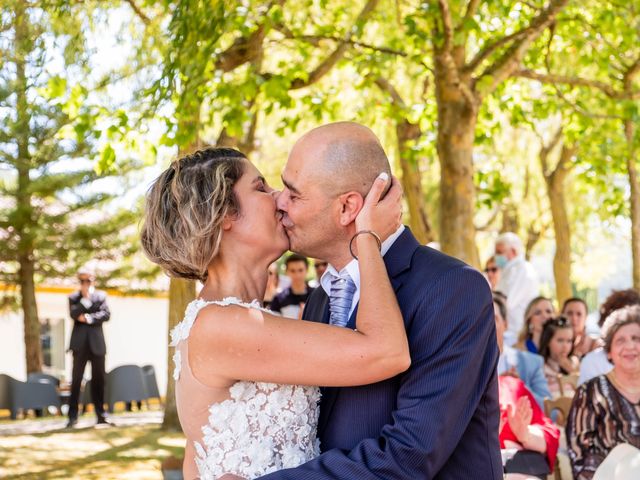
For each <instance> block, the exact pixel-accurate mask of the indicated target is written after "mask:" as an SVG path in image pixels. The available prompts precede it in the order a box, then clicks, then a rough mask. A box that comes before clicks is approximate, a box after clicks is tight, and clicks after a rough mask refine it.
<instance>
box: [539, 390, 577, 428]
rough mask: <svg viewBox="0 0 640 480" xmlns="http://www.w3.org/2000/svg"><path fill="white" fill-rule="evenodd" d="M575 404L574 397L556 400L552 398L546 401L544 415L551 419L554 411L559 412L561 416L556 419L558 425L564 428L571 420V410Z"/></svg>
mask: <svg viewBox="0 0 640 480" xmlns="http://www.w3.org/2000/svg"><path fill="white" fill-rule="evenodd" d="M572 403H573V397H558V398H556V399H555V400H552V399H550V398H545V399H544V413H545V415H546V416H547V417H549V418H551V415H552V413H553V412H554V411H558V412H559V415H558V418H556V421H555V422H556V423H557V424H558V426H560V427H564V426H565V424H566V423H567V418H569V410H571V404H572Z"/></svg>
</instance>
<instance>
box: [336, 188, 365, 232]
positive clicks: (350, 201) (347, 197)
mask: <svg viewBox="0 0 640 480" xmlns="http://www.w3.org/2000/svg"><path fill="white" fill-rule="evenodd" d="M339 200H340V225H342V226H343V227H346V226H347V225H349V224H351V223H353V222H354V221H355V219H356V217H357V216H358V213H359V212H360V210H362V206H363V205H364V198H362V195H361V194H360V193H358V192H347V193H343V194H342V195H340V197H339Z"/></svg>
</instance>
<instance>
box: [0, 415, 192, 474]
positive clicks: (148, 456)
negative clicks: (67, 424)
mask: <svg viewBox="0 0 640 480" xmlns="http://www.w3.org/2000/svg"><path fill="white" fill-rule="evenodd" d="M91 430H94V429H92V428H83V429H77V430H72V431H70V430H59V431H56V432H49V433H41V434H35V435H33V436H32V437H33V438H34V440H37V439H39V438H47V437H52V436H55V435H56V434H61V433H64V435H65V438H64V439H62V438H61V439H60V441H62V440H64V442H65V443H67V442H69V443H68V444H67V445H72V444H73V439H72V438H71V439H70V438H69V435H70V436H71V437H73V436H86V434H87V433H89V434H91V433H92V432H91ZM123 437H133V438H131V439H130V440H129V441H125V443H122V440H123ZM92 441H93V442H96V441H99V442H101V443H103V448H101V449H100V451H98V452H96V453H93V454H89V455H87V456H79V457H76V458H72V459H57V460H56V459H55V458H54V459H52V462H51V463H49V462H47V463H48V465H46V466H45V468H44V469H43V470H39V471H38V470H37V469H33V468H31V469H30V470H31V471H29V472H24V473H13V472H12V473H13V474H11V475H9V476H8V477H5V478H14V479H27V478H29V479H33V478H52V479H53V478H113V476H117V475H118V474H119V473H120V474H124V473H127V472H129V473H130V472H131V471H132V467H133V469H137V468H140V466H141V465H142V466H144V469H145V470H146V471H147V473H148V474H151V472H157V473H158V478H160V462H161V460H162V459H163V458H165V457H167V456H170V455H174V456H177V457H181V456H182V455H183V454H184V448H183V447H182V446H175V445H172V443H182V442H181V437H180V435H179V434H175V433H170V432H164V431H161V430H160V429H159V428H158V427H157V426H136V427H129V428H120V427H113V428H108V429H101V430H99V431H97V430H96V431H95V438H89V439H80V438H79V439H78V443H82V442H92ZM104 444H106V445H104ZM104 447H106V448H104ZM79 450H82V449H81V448H80V449H79ZM14 453H16V454H18V453H19V452H18V451H15V452H14ZM52 453H53V452H52ZM154 461H157V463H155V462H154ZM2 463H3V464H4V463H5V462H2ZM23 464H24V463H23ZM41 466H42V464H41ZM93 468H97V469H99V470H100V472H101V473H97V475H96V476H94V475H93V474H92V473H93V472H92V469H93ZM81 472H82V473H81ZM7 473H9V472H7ZM129 478H131V477H129ZM140 478H142V477H140ZM144 478H149V477H148V476H147V477H144Z"/></svg>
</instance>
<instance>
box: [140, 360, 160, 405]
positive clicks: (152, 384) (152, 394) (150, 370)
mask: <svg viewBox="0 0 640 480" xmlns="http://www.w3.org/2000/svg"><path fill="white" fill-rule="evenodd" d="M142 373H143V374H144V385H145V387H146V389H147V398H158V399H159V398H160V391H159V390H158V380H157V379H156V369H155V368H154V367H153V365H143V366H142Z"/></svg>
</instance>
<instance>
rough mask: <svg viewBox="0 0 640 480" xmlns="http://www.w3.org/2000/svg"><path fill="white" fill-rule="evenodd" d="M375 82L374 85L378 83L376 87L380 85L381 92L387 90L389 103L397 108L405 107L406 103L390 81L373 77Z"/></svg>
mask: <svg viewBox="0 0 640 480" xmlns="http://www.w3.org/2000/svg"><path fill="white" fill-rule="evenodd" d="M375 83H376V85H378V87H380V89H381V90H382V91H383V92H387V93H388V94H389V96H390V97H391V103H393V105H395V106H396V107H398V108H405V107H406V104H405V103H404V100H403V99H402V97H401V96H400V94H399V93H398V90H396V88H395V87H394V86H393V85H391V83H389V81H388V80H387V79H386V78H383V77H377V78H376V79H375Z"/></svg>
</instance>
